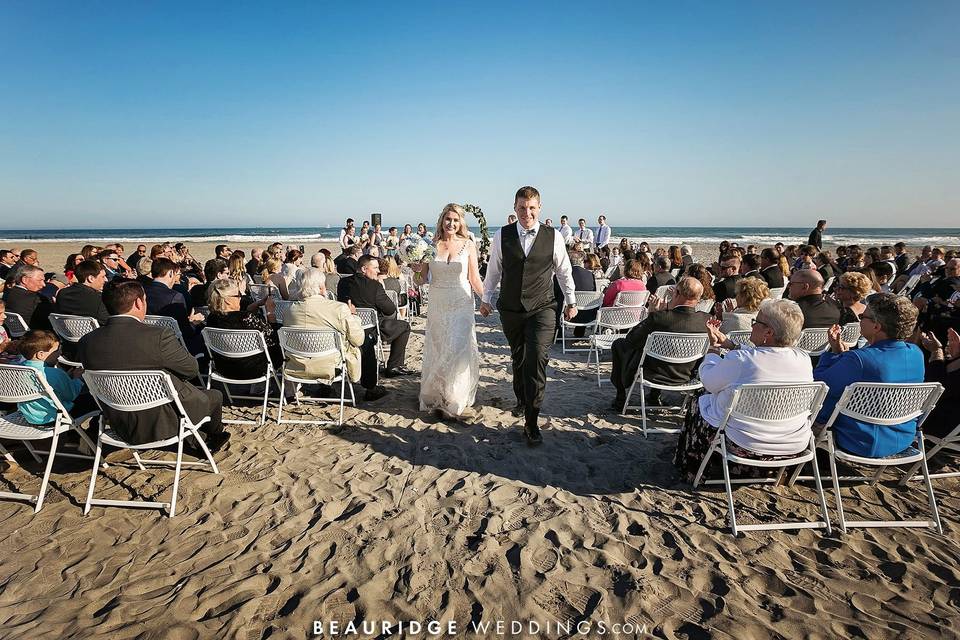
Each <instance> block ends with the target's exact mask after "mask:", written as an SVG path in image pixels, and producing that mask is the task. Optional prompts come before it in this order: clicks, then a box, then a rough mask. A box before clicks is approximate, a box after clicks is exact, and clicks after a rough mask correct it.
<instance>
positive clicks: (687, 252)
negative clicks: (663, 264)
mask: <svg viewBox="0 0 960 640" xmlns="http://www.w3.org/2000/svg"><path fill="white" fill-rule="evenodd" d="M680 255H682V256H692V255H693V247H691V246H690V245H688V244H682V245H680Z"/></svg>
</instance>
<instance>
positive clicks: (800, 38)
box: [0, 0, 960, 228]
mask: <svg viewBox="0 0 960 640" xmlns="http://www.w3.org/2000/svg"><path fill="white" fill-rule="evenodd" d="M957 24H960V3H957V2H942V3H941V2H919V3H907V2H899V3H886V2H866V1H864V2H824V3H819V2H803V3H787V2H776V1H775V2H757V3H719V2H679V3H641V2H625V3H583V2H577V3H561V2H547V3H529V2H528V3H503V4H498V3H493V2H485V3H476V4H474V5H467V4H460V3H449V2H446V3H439V2H438V3H402V2H392V3H386V2H385V3H339V4H332V3H330V4H328V3H319V2H309V3H295V2H273V3H266V2H263V3H254V2H231V3H227V2H223V3H217V2H189V3H176V2H83V3H80V2H58V3H49V2H34V1H31V2H27V1H17V2H13V1H10V0H0V227H4V228H50V227H53V228H56V227H71V228H76V227H82V226H84V225H89V226H91V227H117V226H123V227H130V226H144V227H157V226H169V227H182V226H200V227H203V226H250V225H266V226H274V225H283V226H300V225H326V224H328V223H330V224H337V223H340V222H341V221H342V220H343V218H344V217H346V216H351V217H354V218H363V217H366V215H367V214H369V213H370V212H372V211H380V212H383V214H384V219H385V222H387V223H388V224H396V223H403V222H406V221H416V220H420V219H433V216H435V215H437V214H438V213H439V211H440V209H441V208H442V207H443V205H444V204H445V203H447V202H450V201H455V202H471V203H474V204H477V205H479V206H481V207H483V208H484V210H485V211H486V212H487V213H488V216H489V217H490V218H491V219H497V218H498V217H499V215H501V214H503V215H505V214H506V212H508V211H509V209H510V207H511V205H512V197H513V192H514V191H515V190H516V188H517V187H519V186H522V185H524V184H533V185H535V186H537V187H538V188H539V189H540V191H541V193H542V194H543V208H544V212H545V214H547V215H553V216H554V217H556V216H558V215H559V214H560V213H567V214H569V215H571V216H575V217H579V216H581V215H582V216H585V217H588V218H591V219H593V218H595V217H596V215H597V214H598V213H600V212H603V213H606V214H607V216H608V218H610V219H611V221H612V222H613V224H614V226H616V225H617V224H620V225H663V224H672V225H730V226H740V225H764V226H769V225H782V226H803V225H805V224H807V223H809V222H811V221H814V220H815V219H816V218H818V217H827V218H829V219H830V220H831V222H832V223H833V224H835V225H836V226H942V227H948V226H960V224H958V223H957V220H956V215H955V214H956V213H957V212H958V209H960V179H958V177H960V171H958V167H960V162H958V161H960V38H957V36H956V26H957Z"/></svg>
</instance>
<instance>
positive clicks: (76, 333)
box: [50, 313, 100, 342]
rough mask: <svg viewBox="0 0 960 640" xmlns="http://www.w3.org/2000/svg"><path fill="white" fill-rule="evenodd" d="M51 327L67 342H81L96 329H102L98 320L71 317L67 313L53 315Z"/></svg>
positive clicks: (51, 315)
mask: <svg viewBox="0 0 960 640" xmlns="http://www.w3.org/2000/svg"><path fill="white" fill-rule="evenodd" d="M50 327H51V328H52V329H53V332H54V333H56V334H57V335H58V336H60V339H61V340H66V341H67V342H80V338H82V337H83V336H85V335H87V334H88V333H90V332H91V331H93V330H94V329H99V328H100V323H99V322H97V319H96V318H91V317H89V316H71V315H67V314H65V313H51V314H50Z"/></svg>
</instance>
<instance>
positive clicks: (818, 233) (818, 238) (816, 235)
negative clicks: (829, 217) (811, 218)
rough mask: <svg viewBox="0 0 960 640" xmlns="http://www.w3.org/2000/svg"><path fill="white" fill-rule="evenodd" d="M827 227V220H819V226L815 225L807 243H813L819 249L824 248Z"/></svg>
mask: <svg viewBox="0 0 960 640" xmlns="http://www.w3.org/2000/svg"><path fill="white" fill-rule="evenodd" d="M826 228H827V221H826V220H817V226H816V227H814V229H813V231H811V232H810V237H809V238H808V239H807V244H809V245H812V246H814V247H816V248H817V250H818V251H819V250H822V249H823V230H824V229H826Z"/></svg>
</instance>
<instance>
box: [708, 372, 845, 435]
mask: <svg viewBox="0 0 960 640" xmlns="http://www.w3.org/2000/svg"><path fill="white" fill-rule="evenodd" d="M828 391H829V387H827V385H826V383H825V382H800V383H787V384H780V383H776V382H773V383H762V384H745V385H742V386H741V387H739V388H738V389H736V390H735V391H734V392H733V399H732V401H731V403H730V408H729V409H728V410H727V414H726V416H724V421H723V424H724V425H726V423H727V421H728V420H729V419H730V418H736V419H737V420H761V421H764V422H789V421H793V420H797V419H799V418H805V419H806V420H807V426H808V427H809V426H811V425H812V424H813V421H814V420H815V419H816V417H817V414H818V413H819V412H820V407H821V406H822V405H823V401H824V399H825V398H826V397H827V393H828Z"/></svg>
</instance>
